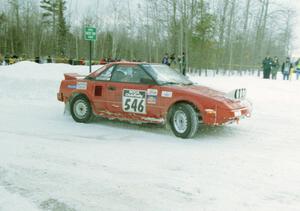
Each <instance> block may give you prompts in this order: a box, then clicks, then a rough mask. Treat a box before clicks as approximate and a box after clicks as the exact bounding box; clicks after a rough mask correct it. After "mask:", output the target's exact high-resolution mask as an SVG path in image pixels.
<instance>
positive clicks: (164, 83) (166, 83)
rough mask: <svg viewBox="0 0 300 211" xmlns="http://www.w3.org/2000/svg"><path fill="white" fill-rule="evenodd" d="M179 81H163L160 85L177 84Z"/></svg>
mask: <svg viewBox="0 0 300 211" xmlns="http://www.w3.org/2000/svg"><path fill="white" fill-rule="evenodd" d="M178 84H180V83H176V82H163V83H162V84H161V85H178Z"/></svg>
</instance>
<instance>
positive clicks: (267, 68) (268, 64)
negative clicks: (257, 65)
mask: <svg viewBox="0 0 300 211" xmlns="http://www.w3.org/2000/svg"><path fill="white" fill-rule="evenodd" d="M272 64H273V60H272V58H271V57H270V56H267V57H266V58H265V59H264V60H263V63H262V65H263V70H264V79H270V74H271V68H272Z"/></svg>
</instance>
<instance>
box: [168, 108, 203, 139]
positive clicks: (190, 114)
mask: <svg viewBox="0 0 300 211" xmlns="http://www.w3.org/2000/svg"><path fill="white" fill-rule="evenodd" d="M170 112H171V114H170V125H171V129H172V131H173V133H174V134H175V136H177V137H180V138H192V137H194V136H195V134H196V132H197V130H198V127H199V114H198V112H197V111H196V110H195V108H194V107H193V106H192V105H190V104H187V103H180V104H178V105H175V106H174V107H173V108H172V109H171V111H170Z"/></svg>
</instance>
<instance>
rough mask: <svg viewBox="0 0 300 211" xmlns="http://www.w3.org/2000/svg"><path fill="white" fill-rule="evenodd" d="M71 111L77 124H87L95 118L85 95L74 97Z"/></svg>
mask: <svg viewBox="0 0 300 211" xmlns="http://www.w3.org/2000/svg"><path fill="white" fill-rule="evenodd" d="M70 108H71V109H70V111H71V115H72V117H73V119H74V120H75V121H76V122H80V123H87V122H89V121H90V120H91V118H92V116H93V111H92V107H91V104H90V102H89V100H88V99H87V98H86V97H85V96H83V95H77V96H76V97H74V98H73V99H72V101H71V104H70Z"/></svg>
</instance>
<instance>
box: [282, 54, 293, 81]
mask: <svg viewBox="0 0 300 211" xmlns="http://www.w3.org/2000/svg"><path fill="white" fill-rule="evenodd" d="M292 67H293V65H292V63H291V60H290V58H289V57H287V58H286V61H285V62H284V63H283V64H282V67H281V72H282V74H283V80H289V78H290V74H291V70H292Z"/></svg>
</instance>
